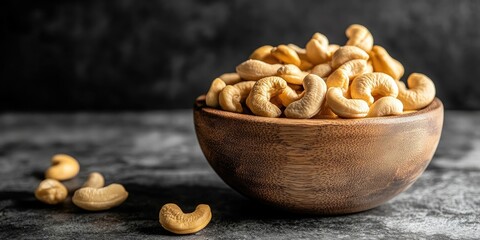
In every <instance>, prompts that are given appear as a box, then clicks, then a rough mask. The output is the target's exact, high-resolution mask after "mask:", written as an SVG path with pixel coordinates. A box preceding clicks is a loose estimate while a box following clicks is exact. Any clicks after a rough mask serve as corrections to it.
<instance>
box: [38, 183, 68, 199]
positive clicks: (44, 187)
mask: <svg viewBox="0 0 480 240" xmlns="http://www.w3.org/2000/svg"><path fill="white" fill-rule="evenodd" d="M67 195H68V190H67V188H66V187H65V186H64V185H63V184H62V183H61V182H59V181H57V180H55V179H45V180H43V181H42V182H40V184H39V185H38V187H37V189H36V190H35V197H36V198H37V199H38V200H40V201H42V202H44V203H46V204H52V205H53V204H58V203H61V202H63V201H65V199H66V198H67Z"/></svg>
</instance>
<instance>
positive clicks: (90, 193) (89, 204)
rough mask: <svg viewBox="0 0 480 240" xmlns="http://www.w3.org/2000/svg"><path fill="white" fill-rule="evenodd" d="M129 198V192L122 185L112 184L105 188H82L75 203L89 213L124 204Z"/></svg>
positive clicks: (74, 196)
mask: <svg viewBox="0 0 480 240" xmlns="http://www.w3.org/2000/svg"><path fill="white" fill-rule="evenodd" d="M127 197H128V192H127V191H126V190H125V188H124V187H123V186H122V185H120V184H116V183H113V184H110V185H108V186H106V187H103V188H93V187H82V188H80V189H78V190H77V191H75V193H74V194H73V197H72V201H73V203H74V204H75V205H76V206H77V207H79V208H82V209H85V210H89V211H102V210H107V209H110V208H113V207H116V206H118V205H120V204H122V203H123V202H124V201H125V200H126V199H127Z"/></svg>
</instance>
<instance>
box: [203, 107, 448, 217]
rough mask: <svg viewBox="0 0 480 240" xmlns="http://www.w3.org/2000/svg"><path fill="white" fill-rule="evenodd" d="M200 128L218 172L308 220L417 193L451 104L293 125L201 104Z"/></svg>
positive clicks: (243, 190) (301, 121)
mask: <svg viewBox="0 0 480 240" xmlns="http://www.w3.org/2000/svg"><path fill="white" fill-rule="evenodd" d="M194 123H195V131H196V134H197V138H198V142H199V144H200V147H201V149H202V151H203V153H204V155H205V157H206V159H207V161H208V162H209V164H210V165H211V167H212V168H213V169H214V170H215V172H216V173H217V174H218V175H219V176H220V178H222V179H223V181H225V183H226V184H228V185H229V186H230V187H232V188H233V189H235V190H236V191H238V192H239V193H241V194H243V195H244V196H246V197H249V198H251V199H254V200H257V201H261V202H263V203H266V204H268V205H271V206H274V207H278V208H281V209H284V210H287V211H291V212H295V213H303V214H326V215H331V214H346V213H354V212H360V211H364V210H368V209H371V208H374V207H376V206H379V205H381V204H382V203H384V202H386V201H388V200H390V199H392V198H393V197H395V196H396V195H398V194H399V193H401V192H403V191H405V190H406V189H407V188H408V187H410V186H411V185H412V184H413V183H414V182H415V181H416V180H417V179H418V177H419V176H420V175H421V174H422V173H423V171H424V170H425V168H426V167H427V165H428V164H429V162H430V160H431V159H432V157H433V154H434V153H435V150H436V148H437V146H438V142H439V140H440V135H441V132H442V125H443V105H442V102H441V101H440V100H439V99H437V98H435V100H434V101H433V102H432V103H431V104H430V105H429V106H427V107H426V108H424V109H422V110H419V111H417V112H414V113H409V114H404V115H400V116H390V117H377V118H363V119H287V118H266V117H259V116H253V115H247V114H239V113H231V112H227V111H223V110H219V109H214V108H210V107H207V106H206V105H205V102H204V101H203V100H202V99H201V98H199V99H197V101H196V103H195V107H194Z"/></svg>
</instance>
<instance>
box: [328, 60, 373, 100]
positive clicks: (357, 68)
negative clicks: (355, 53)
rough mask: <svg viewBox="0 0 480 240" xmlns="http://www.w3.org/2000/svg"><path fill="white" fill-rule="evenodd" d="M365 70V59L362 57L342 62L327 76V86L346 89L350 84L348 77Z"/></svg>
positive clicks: (350, 77) (355, 75) (351, 77)
mask: <svg viewBox="0 0 480 240" xmlns="http://www.w3.org/2000/svg"><path fill="white" fill-rule="evenodd" d="M366 70H367V61H365V60H363V59H355V60H351V61H348V62H346V63H344V64H343V65H342V66H340V67H339V68H337V70H335V71H334V72H333V73H332V74H330V75H329V76H328V78H327V81H325V82H326V84H327V87H328V88H330V87H341V88H342V89H343V91H344V92H346V91H347V90H348V86H349V85H350V79H354V78H355V77H357V76H358V75H360V74H363V73H365V72H366Z"/></svg>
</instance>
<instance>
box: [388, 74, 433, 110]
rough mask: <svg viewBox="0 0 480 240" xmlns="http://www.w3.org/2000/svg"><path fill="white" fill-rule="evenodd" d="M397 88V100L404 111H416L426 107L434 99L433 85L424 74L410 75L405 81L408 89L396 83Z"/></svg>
mask: <svg viewBox="0 0 480 240" xmlns="http://www.w3.org/2000/svg"><path fill="white" fill-rule="evenodd" d="M396 83H397V86H398V88H399V93H398V97H397V98H398V99H399V100H400V101H402V103H403V108H404V109H405V110H418V109H421V108H424V107H426V106H428V105H429V104H430V103H431V102H432V101H433V99H434V98H435V84H434V83H433V81H432V80H431V79H430V78H429V77H427V76H426V75H424V74H421V73H412V74H410V76H409V77H408V79H407V83H408V87H409V88H410V89H407V88H406V86H405V84H404V83H403V82H400V81H396Z"/></svg>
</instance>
